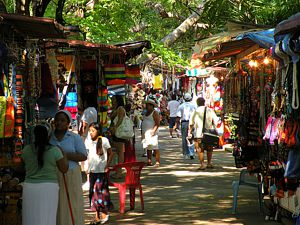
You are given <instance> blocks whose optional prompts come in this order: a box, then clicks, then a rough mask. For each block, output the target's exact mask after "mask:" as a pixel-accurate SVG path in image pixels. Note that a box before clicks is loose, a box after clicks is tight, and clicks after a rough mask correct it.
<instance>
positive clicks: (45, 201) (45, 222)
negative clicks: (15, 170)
mask: <svg viewBox="0 0 300 225" xmlns="http://www.w3.org/2000/svg"><path fill="white" fill-rule="evenodd" d="M58 191H59V186H58V184H57V183H24V186H23V196H22V198H23V199H22V225H56V214H57V207H58Z"/></svg>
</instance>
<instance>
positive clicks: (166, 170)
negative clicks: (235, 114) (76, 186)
mask: <svg viewBox="0 0 300 225" xmlns="http://www.w3.org/2000/svg"><path fill="white" fill-rule="evenodd" d="M160 140H161V141H160V146H161V166H160V167H159V168H156V167H145V168H144V169H143V171H142V172H143V173H142V184H143V192H144V201H145V212H144V213H141V212H140V209H141V208H140V201H139V195H137V199H136V209H135V210H134V211H128V212H127V213H126V214H124V215H121V214H119V213H118V211H117V210H118V206H119V203H118V194H117V192H116V190H115V189H111V195H112V200H113V202H114V204H115V211H114V212H112V213H111V217H110V222H109V223H108V224H145V225H154V224H161V225H173V224H180V225H181V224H203V225H210V224H214V225H215V224H218V225H223V224H224V225H225V224H236V225H237V224H245V225H253V224H255V225H260V224H271V225H272V224H278V223H275V222H264V216H263V215H262V214H260V213H259V206H258V202H257V191H256V189H254V188H250V187H245V186H242V187H241V189H240V196H239V201H238V214H237V215H232V214H231V207H232V189H231V183H232V181H233V180H236V179H238V176H239V170H238V169H236V168H235V165H234V159H233V157H232V155H231V153H228V152H225V151H216V152H215V153H214V156H213V159H214V160H213V163H214V165H215V168H214V169H212V170H206V171H201V172H199V171H196V169H197V167H198V160H197V159H194V160H190V159H183V158H182V156H181V155H180V152H181V149H180V146H181V139H177V138H174V139H172V140H171V139H170V138H169V134H168V130H167V128H166V127H163V128H160ZM137 141H138V142H139V141H140V137H139V136H138V138H137ZM136 149H137V150H136V152H137V156H138V159H139V160H146V158H143V157H141V155H142V148H141V145H140V144H137V148H136ZM137 193H138V192H137ZM85 199H86V203H87V192H85ZM126 209H127V210H128V209H129V200H128V201H127V204H126ZM91 219H92V216H91V212H90V211H89V210H88V209H87V207H86V224H89V221H90V220H91Z"/></svg>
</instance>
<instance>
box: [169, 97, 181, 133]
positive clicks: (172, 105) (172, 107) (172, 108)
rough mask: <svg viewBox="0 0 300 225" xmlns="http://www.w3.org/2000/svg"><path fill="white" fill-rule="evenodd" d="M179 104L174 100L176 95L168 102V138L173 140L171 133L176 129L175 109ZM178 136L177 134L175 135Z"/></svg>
mask: <svg viewBox="0 0 300 225" xmlns="http://www.w3.org/2000/svg"><path fill="white" fill-rule="evenodd" d="M179 105H180V103H179V102H178V101H177V100H176V95H172V100H171V101H169V102H168V106H167V109H168V110H169V114H170V118H169V132H170V138H173V131H175V130H176V129H177V124H178V123H176V118H177V109H178V107H179ZM177 136H178V133H177Z"/></svg>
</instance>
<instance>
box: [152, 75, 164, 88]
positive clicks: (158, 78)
mask: <svg viewBox="0 0 300 225" xmlns="http://www.w3.org/2000/svg"><path fill="white" fill-rule="evenodd" d="M162 87H163V75H162V74H161V73H160V74H158V75H154V76H153V89H155V90H160V89H162Z"/></svg>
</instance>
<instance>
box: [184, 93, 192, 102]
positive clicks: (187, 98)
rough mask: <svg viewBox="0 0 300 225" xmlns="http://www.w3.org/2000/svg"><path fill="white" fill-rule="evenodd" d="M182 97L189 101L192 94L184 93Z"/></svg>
mask: <svg viewBox="0 0 300 225" xmlns="http://www.w3.org/2000/svg"><path fill="white" fill-rule="evenodd" d="M183 98H184V100H186V101H190V100H192V95H191V94H190V93H185V94H184V96H183Z"/></svg>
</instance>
